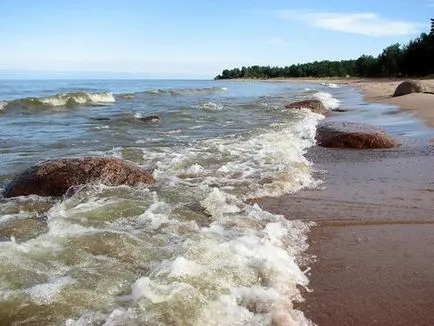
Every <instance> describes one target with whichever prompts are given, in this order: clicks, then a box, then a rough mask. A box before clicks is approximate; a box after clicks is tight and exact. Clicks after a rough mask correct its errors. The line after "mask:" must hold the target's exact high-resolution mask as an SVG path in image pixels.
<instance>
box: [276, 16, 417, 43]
mask: <svg viewBox="0 0 434 326" xmlns="http://www.w3.org/2000/svg"><path fill="white" fill-rule="evenodd" d="M277 15H278V16H279V17H280V18H283V19H290V20H301V21H304V22H307V23H308V24H310V25H312V26H314V27H319V28H323V29H328V30H332V31H338V32H346V33H354V34H362V35H367V36H377V37H381V36H398V35H411V34H416V33H418V26H419V24H416V23H413V22H406V21H397V20H387V19H384V18H381V17H379V16H378V15H377V14H374V13H370V12H361V13H336V12H312V11H294V10H280V11H278V12H277Z"/></svg>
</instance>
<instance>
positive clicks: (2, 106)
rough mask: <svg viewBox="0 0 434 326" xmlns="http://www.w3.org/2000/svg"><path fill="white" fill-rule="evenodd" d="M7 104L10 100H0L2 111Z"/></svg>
mask: <svg viewBox="0 0 434 326" xmlns="http://www.w3.org/2000/svg"><path fill="white" fill-rule="evenodd" d="M7 104H8V102H4V101H0V111H2V110H4V108H5V106H6V105H7Z"/></svg>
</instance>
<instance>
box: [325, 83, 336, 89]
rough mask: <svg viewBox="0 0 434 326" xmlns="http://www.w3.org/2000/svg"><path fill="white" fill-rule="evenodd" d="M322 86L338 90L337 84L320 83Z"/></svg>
mask: <svg viewBox="0 0 434 326" xmlns="http://www.w3.org/2000/svg"><path fill="white" fill-rule="evenodd" d="M321 85H322V86H325V87H328V88H339V86H338V85H337V84H334V83H321Z"/></svg>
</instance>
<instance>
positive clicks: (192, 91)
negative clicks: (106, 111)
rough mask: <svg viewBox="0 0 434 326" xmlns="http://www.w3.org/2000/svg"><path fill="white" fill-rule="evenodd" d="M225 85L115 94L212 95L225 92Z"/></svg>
mask: <svg viewBox="0 0 434 326" xmlns="http://www.w3.org/2000/svg"><path fill="white" fill-rule="evenodd" d="M227 90H228V89H227V88H226V87H202V88H158V89H150V90H146V91H140V92H135V93H124V94H118V95H117V96H118V97H120V98H122V99H125V100H128V99H133V98H135V97H137V96H140V95H152V96H184V95H197V94H200V95H212V94H216V93H220V92H225V91H227Z"/></svg>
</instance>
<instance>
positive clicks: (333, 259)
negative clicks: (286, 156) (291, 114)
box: [258, 80, 434, 325]
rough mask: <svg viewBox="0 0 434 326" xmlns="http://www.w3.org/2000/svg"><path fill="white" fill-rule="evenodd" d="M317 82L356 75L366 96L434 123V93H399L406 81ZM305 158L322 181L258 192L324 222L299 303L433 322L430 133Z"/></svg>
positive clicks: (316, 233)
mask: <svg viewBox="0 0 434 326" xmlns="http://www.w3.org/2000/svg"><path fill="white" fill-rule="evenodd" d="M309 81H310V80H309ZM319 82H333V83H345V84H350V85H351V86H354V87H356V88H357V89H359V90H361V91H363V92H364V95H365V99H366V100H367V101H375V102H381V103H389V104H394V105H399V106H401V107H402V109H404V110H413V112H414V114H415V117H416V119H417V118H423V119H424V122H425V123H426V124H427V125H429V126H433V121H434V120H433V118H434V95H432V94H410V95H405V96H402V97H396V98H392V97H391V95H392V94H393V91H394V89H395V87H396V86H397V85H398V84H399V83H400V82H401V81H390V80H389V81H385V80H379V81H375V80H374V81H372V80H369V81H367V80H352V81H350V82H349V81H345V80H342V81H337V80H333V81H319ZM428 82H432V81H428ZM344 114H345V113H344ZM328 119H333V116H332V117H330V118H328ZM308 157H309V159H310V160H311V161H312V162H313V163H314V167H315V170H316V171H317V177H318V178H319V179H321V180H323V184H322V185H321V186H320V187H319V188H316V189H306V190H303V191H301V192H298V193H296V194H293V195H287V196H284V197H281V198H263V199H260V200H258V204H259V205H261V206H263V207H266V209H268V210H271V211H273V212H275V213H279V214H283V215H285V216H286V217H287V218H289V219H305V220H309V221H315V222H317V226H316V227H314V228H313V229H312V232H311V233H310V236H309V238H310V248H309V250H308V252H307V254H308V257H309V258H311V259H313V261H314V262H313V263H312V262H311V263H307V264H306V267H311V268H312V270H311V272H310V275H309V278H310V290H312V292H310V291H305V293H304V297H305V299H306V300H305V302H304V303H302V304H301V305H300V306H299V309H301V310H302V311H304V312H305V314H306V316H307V317H308V318H310V319H311V320H312V321H314V322H315V323H317V324H318V325H434V300H433V299H432V298H434V263H433V262H434V241H433V239H434V213H433V212H434V182H433V178H432V176H433V175H434V146H433V144H432V141H430V139H419V140H418V141H417V142H411V143H403V144H402V145H401V146H400V147H398V148H394V149H386V150H345V149H324V148H320V147H314V148H312V149H311V150H310V152H309V153H308Z"/></svg>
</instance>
